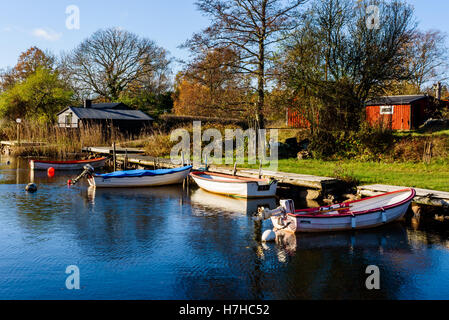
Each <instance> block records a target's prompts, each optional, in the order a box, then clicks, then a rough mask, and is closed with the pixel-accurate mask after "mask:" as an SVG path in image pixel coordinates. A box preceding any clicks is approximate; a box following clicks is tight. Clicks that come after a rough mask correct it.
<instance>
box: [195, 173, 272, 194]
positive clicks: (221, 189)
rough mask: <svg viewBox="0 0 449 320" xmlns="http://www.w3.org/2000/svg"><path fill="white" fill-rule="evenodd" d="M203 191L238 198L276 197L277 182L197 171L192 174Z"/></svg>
mask: <svg viewBox="0 0 449 320" xmlns="http://www.w3.org/2000/svg"><path fill="white" fill-rule="evenodd" d="M190 176H191V177H192V179H193V180H194V181H195V183H196V184H197V185H198V186H199V187H200V188H202V189H204V190H206V191H209V192H212V193H217V194H224V195H228V196H231V197H238V198H267V197H274V196H275V195H276V188H277V184H278V183H277V181H276V180H266V179H254V178H245V177H239V176H233V175H229V174H222V173H214V172H208V171H204V172H202V171H195V172H192V173H191V174H190Z"/></svg>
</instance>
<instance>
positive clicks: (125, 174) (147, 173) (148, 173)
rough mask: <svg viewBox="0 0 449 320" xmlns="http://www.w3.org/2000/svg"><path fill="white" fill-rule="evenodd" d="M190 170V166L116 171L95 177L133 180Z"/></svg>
mask: <svg viewBox="0 0 449 320" xmlns="http://www.w3.org/2000/svg"><path fill="white" fill-rule="evenodd" d="M190 169H192V166H187V167H180V168H175V169H158V170H127V171H116V172H112V173H106V174H97V175H95V176H97V177H101V178H103V179H111V178H131V177H132V178H135V177H153V176H160V175H165V174H171V173H177V172H182V171H186V170H190Z"/></svg>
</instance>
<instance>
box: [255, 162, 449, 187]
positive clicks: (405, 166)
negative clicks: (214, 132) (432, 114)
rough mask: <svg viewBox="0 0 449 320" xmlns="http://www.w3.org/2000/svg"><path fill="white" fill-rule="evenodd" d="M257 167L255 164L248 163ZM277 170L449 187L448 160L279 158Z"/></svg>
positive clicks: (373, 181) (361, 180)
mask: <svg viewBox="0 0 449 320" xmlns="http://www.w3.org/2000/svg"><path fill="white" fill-rule="evenodd" d="M250 167H252V168H258V166H257V165H254V166H250ZM278 171H282V172H292V173H301V174H310V175H316V176H325V177H335V176H337V175H338V173H340V174H341V173H342V172H343V173H344V174H345V175H348V176H351V177H354V178H356V179H358V180H359V181H360V183H361V184H375V183H376V184H377V183H379V184H388V185H396V186H406V187H416V188H424V189H432V190H440V191H449V162H441V161H439V162H434V163H431V164H429V165H426V164H424V163H411V162H402V163H378V162H361V161H354V160H343V161H322V160H301V161H298V160H296V159H284V160H279V168H278Z"/></svg>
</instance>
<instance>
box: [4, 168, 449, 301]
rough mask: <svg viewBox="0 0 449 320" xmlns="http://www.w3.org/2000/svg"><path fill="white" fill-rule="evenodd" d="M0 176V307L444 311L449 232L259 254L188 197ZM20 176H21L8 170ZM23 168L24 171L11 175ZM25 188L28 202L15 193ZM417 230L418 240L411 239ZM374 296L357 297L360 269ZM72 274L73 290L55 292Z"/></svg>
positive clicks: (316, 243) (256, 246) (247, 227)
mask: <svg viewBox="0 0 449 320" xmlns="http://www.w3.org/2000/svg"><path fill="white" fill-rule="evenodd" d="M6 160H7V159H1V165H0V198H1V202H0V226H1V232H0V299H193V300H196V299H379V298H380V299H446V298H449V233H448V232H447V231H446V229H448V230H449V226H447V225H445V224H442V223H430V222H427V223H422V222H421V224H420V225H419V227H418V228H416V225H415V228H412V223H411V222H410V218H409V219H408V220H407V221H406V222H403V223H399V224H393V225H390V226H387V227H385V228H380V229H376V230H371V231H367V232H357V233H338V234H325V235H297V236H294V235H290V236H286V237H285V238H284V239H283V241H282V243H278V244H275V243H273V244H268V245H262V244H261V243H260V242H259V241H258V239H260V236H261V233H262V231H263V230H265V229H268V228H270V227H271V223H270V222H269V221H266V222H264V223H263V225H262V226H260V225H258V224H257V223H255V222H253V221H252V220H251V218H250V216H249V214H248V213H251V212H253V211H254V210H256V209H257V206H258V205H261V204H262V205H266V206H267V205H269V206H275V205H276V204H275V203H274V200H263V201H261V202H260V201H259V202H250V203H246V202H245V201H241V200H235V199H228V198H225V197H221V196H216V195H212V194H208V193H206V192H203V191H201V190H196V189H194V188H192V189H191V190H189V191H183V190H182V187H162V188H153V189H138V190H121V189H120V190H96V191H95V190H92V189H89V188H88V187H87V185H86V184H81V185H79V186H76V187H74V188H71V189H69V188H68V187H67V186H66V185H65V183H66V181H67V179H68V178H69V177H71V178H73V175H74V174H72V175H65V176H57V177H55V178H53V179H49V178H47V177H46V174H45V173H40V174H36V175H35V176H34V177H31V176H30V172H29V171H28V169H27V167H26V163H21V164H19V163H17V162H15V161H13V162H12V163H11V164H10V165H7V164H6ZM18 167H19V169H17V168H18ZM20 167H22V168H20ZM31 180H34V182H36V183H37V184H38V185H39V191H38V192H37V193H35V194H27V193H26V192H25V191H24V187H25V185H26V184H27V183H28V182H30V181H31ZM415 229H416V230H415ZM372 264H374V265H377V266H379V268H380V270H381V290H379V291H375V292H373V291H368V290H367V289H365V279H366V277H367V275H366V274H365V270H366V267H367V266H368V265H372ZM69 265H76V266H78V267H79V269H80V273H81V290H78V291H70V290H67V289H66V287H65V281H66V277H67V276H68V275H67V274H65V270H66V267H67V266H69Z"/></svg>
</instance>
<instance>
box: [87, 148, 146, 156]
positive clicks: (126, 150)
mask: <svg viewBox="0 0 449 320" xmlns="http://www.w3.org/2000/svg"><path fill="white" fill-rule="evenodd" d="M82 150H83V152H93V153H98V154H106V155H107V154H109V155H111V154H112V153H113V152H114V148H113V147H83V149H82ZM144 152H145V151H144V150H141V149H137V148H121V147H117V148H115V153H116V154H122V153H123V154H124V153H128V154H139V153H144Z"/></svg>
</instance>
